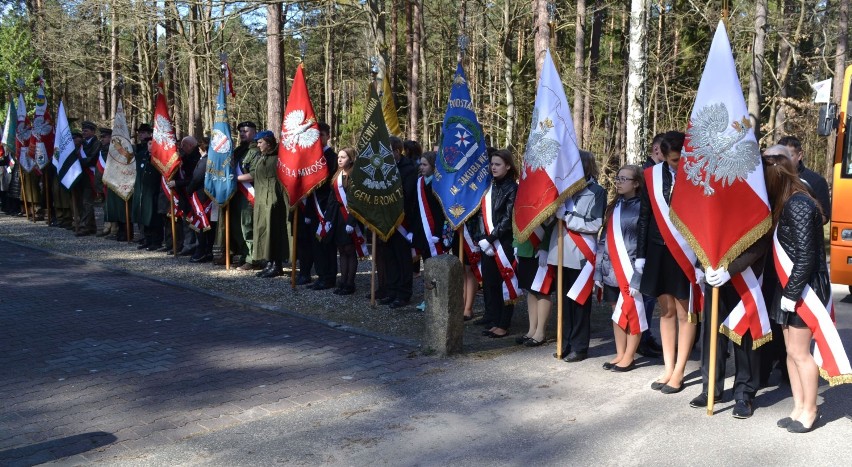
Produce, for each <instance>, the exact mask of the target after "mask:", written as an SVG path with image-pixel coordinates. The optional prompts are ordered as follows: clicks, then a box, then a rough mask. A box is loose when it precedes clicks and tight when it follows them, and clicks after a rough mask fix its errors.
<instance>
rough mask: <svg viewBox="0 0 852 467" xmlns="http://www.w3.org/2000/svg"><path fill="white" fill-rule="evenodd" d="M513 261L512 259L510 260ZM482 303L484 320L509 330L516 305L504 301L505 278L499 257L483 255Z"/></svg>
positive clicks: (481, 263) (481, 265) (481, 264)
mask: <svg viewBox="0 0 852 467" xmlns="http://www.w3.org/2000/svg"><path fill="white" fill-rule="evenodd" d="M510 261H511V258H510ZM479 264H480V267H481V268H482V301H483V304H484V305H485V314H484V315H483V319H485V321H487V322H490V323H491V324H493V325H494V326H496V327H498V328H500V329H509V326H511V324H512V315H513V314H514V313H515V305H513V304H506V303H505V302H504V300H503V276H502V275H501V274H500V269H499V268H498V267H497V257H496V256H488V255H482V260H481V262H480V263H479Z"/></svg>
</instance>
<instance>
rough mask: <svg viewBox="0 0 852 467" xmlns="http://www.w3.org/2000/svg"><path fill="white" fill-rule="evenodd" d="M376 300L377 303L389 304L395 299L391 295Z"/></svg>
mask: <svg viewBox="0 0 852 467" xmlns="http://www.w3.org/2000/svg"><path fill="white" fill-rule="evenodd" d="M377 301H378V302H379V303H381V304H382V305H390V304H391V303H393V302H395V301H396V299H395V298H393V297H385V298H383V299H381V300H377Z"/></svg>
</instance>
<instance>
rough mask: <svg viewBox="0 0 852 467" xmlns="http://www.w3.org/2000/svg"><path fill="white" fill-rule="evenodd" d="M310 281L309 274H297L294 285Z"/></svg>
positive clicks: (305, 283)
mask: <svg viewBox="0 0 852 467" xmlns="http://www.w3.org/2000/svg"><path fill="white" fill-rule="evenodd" d="M310 283H311V277H310V276H299V277H297V278H296V285H307V284H310Z"/></svg>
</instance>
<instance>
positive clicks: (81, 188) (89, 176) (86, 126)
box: [72, 121, 101, 237]
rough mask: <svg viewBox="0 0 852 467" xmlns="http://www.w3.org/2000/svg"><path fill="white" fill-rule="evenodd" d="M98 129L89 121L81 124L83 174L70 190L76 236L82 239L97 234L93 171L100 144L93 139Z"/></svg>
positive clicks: (80, 156)
mask: <svg viewBox="0 0 852 467" xmlns="http://www.w3.org/2000/svg"><path fill="white" fill-rule="evenodd" d="M97 129H98V127H97V126H95V124H94V123H92V122H90V121H85V122H83V124H82V131H81V134H82V135H83V142H82V145H81V146H80V148H79V149H78V151H79V158H80V165H81V166H83V174H82V175H80V176H79V177H77V182H76V183H74V187H73V188H72V189H73V190H75V192H76V193H77V199H76V203H77V206H76V207H77V212H78V216H79V217H78V219H77V225H76V234H75V235H76V236H78V237H84V236H86V235H92V234H94V233H95V232H97V229H98V227H97V224H96V223H95V198H96V192H95V175H94V172H93V170H95V171H96V170H97V168H96V166H97V162H98V154H99V153H100V149H101V143H100V141H98V138H96V137H95V131H97Z"/></svg>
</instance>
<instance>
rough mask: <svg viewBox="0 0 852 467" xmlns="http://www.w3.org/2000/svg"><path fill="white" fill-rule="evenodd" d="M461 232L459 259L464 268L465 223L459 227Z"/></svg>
mask: <svg viewBox="0 0 852 467" xmlns="http://www.w3.org/2000/svg"><path fill="white" fill-rule="evenodd" d="M458 233H459V261H461V264H462V268H464V224H462V226H461V227H459V228H458Z"/></svg>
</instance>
